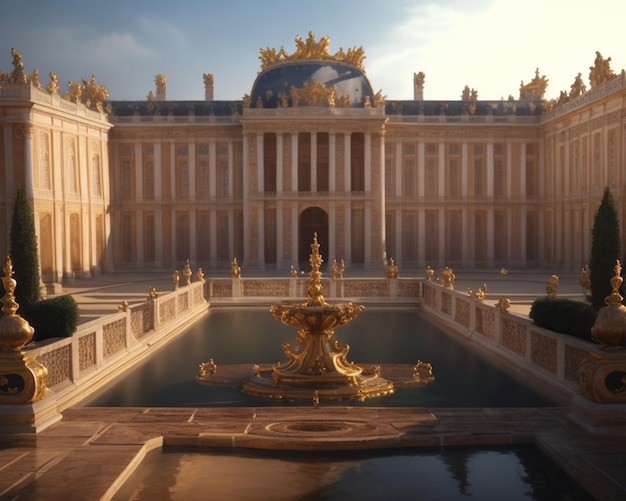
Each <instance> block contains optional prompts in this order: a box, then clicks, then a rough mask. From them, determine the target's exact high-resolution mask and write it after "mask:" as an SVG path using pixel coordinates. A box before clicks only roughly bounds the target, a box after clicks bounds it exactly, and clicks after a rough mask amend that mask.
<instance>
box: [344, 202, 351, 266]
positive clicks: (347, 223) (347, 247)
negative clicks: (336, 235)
mask: <svg viewBox="0 0 626 501" xmlns="http://www.w3.org/2000/svg"><path fill="white" fill-rule="evenodd" d="M344 211H345V216H346V217H345V226H344V227H343V232H344V242H345V244H344V245H345V248H344V249H343V253H344V255H345V257H344V261H345V263H346V266H347V265H349V264H352V232H351V231H350V229H351V228H352V209H351V205H350V203H349V202H348V203H345V204H344Z"/></svg>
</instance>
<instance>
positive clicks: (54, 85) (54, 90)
mask: <svg viewBox="0 0 626 501" xmlns="http://www.w3.org/2000/svg"><path fill="white" fill-rule="evenodd" d="M49 76H50V82H48V85H47V86H46V90H47V91H48V92H49V93H50V94H58V93H59V78H58V77H57V76H56V73H52V72H50V75H49Z"/></svg>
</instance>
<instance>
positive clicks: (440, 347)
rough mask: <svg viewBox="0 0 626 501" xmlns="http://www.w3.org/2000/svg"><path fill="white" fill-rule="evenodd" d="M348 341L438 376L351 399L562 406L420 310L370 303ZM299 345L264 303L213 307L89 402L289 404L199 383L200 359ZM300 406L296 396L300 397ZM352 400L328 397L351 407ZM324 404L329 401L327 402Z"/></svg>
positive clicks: (247, 356) (272, 354)
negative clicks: (380, 394) (417, 384)
mask: <svg viewBox="0 0 626 501" xmlns="http://www.w3.org/2000/svg"><path fill="white" fill-rule="evenodd" d="M335 338H336V339H338V340H339V341H340V342H342V343H347V344H348V345H349V346H350V352H349V354H348V360H349V361H353V362H354V363H356V364H362V365H372V364H391V363H395V364H411V365H415V364H416V363H417V361H418V360H422V361H424V362H430V363H431V364H432V366H433V373H434V375H435V381H434V382H433V383H432V384H430V385H428V386H426V387H423V388H413V389H406V390H405V389H402V390H397V391H396V392H395V393H394V394H393V395H391V396H388V397H383V398H378V399H376V398H373V399H367V400H365V402H356V401H350V405H364V406H415V407H431V408H432V407H551V406H556V405H559V404H558V403H557V402H555V401H554V400H553V399H552V398H550V397H549V396H548V395H547V393H545V392H543V391H542V389H541V388H537V387H536V386H535V387H533V386H532V385H531V384H529V382H527V381H525V380H524V379H523V378H522V377H521V376H519V375H518V374H517V373H516V372H515V371H511V370H507V369H506V368H505V367H504V366H502V365H496V364H495V363H494V362H493V361H491V360H489V359H488V358H487V357H485V356H484V355H482V354H481V353H479V352H477V351H476V350H474V349H472V348H471V347H470V346H467V345H466V344H464V343H463V342H461V341H459V340H458V339H455V338H454V337H453V336H452V335H450V334H448V333H446V332H445V331H444V330H442V329H441V328H439V327H437V326H435V325H434V324H432V323H430V322H428V321H426V320H425V319H424V318H422V317H421V316H420V315H419V311H417V310H415V309H386V308H366V309H365V310H364V311H363V312H362V313H361V314H360V315H359V316H358V317H357V318H356V319H355V320H354V321H353V322H352V323H350V324H348V325H346V326H344V327H341V328H339V329H337V330H336V331H335ZM283 342H288V343H290V344H291V345H292V346H294V345H295V344H296V329H295V328H292V327H288V326H285V325H283V324H281V323H280V322H279V321H277V320H275V319H274V318H273V317H272V316H271V314H270V313H269V312H268V310H267V309H266V308H215V309H211V311H210V313H209V315H207V316H206V317H204V318H202V319H201V320H199V321H198V322H196V323H195V324H194V325H191V326H190V327H189V328H188V329H187V330H186V331H185V332H183V333H181V334H180V335H179V336H178V337H177V338H175V339H173V340H172V341H170V342H169V343H168V344H167V345H165V346H164V347H163V348H161V349H159V350H158V351H156V352H155V353H154V354H152V355H151V356H149V357H148V358H146V359H145V360H144V361H142V362H141V363H140V364H138V365H136V366H135V367H133V368H132V369H129V370H128V371H127V372H126V373H125V374H124V375H123V377H121V378H119V379H118V380H116V381H114V382H113V383H111V384H110V385H108V386H107V388H106V389H103V390H101V391H99V392H97V393H95V394H93V395H91V396H90V397H88V398H87V399H86V400H85V401H84V402H83V405H88V406H104V407H242V406H269V405H289V403H285V402H276V401H275V400H271V399H263V398H253V397H250V396H247V395H244V394H242V393H241V392H240V391H239V390H238V389H236V388H221V387H211V386H207V385H202V384H199V383H197V382H196V381H195V377H196V375H197V372H198V365H199V364H200V363H201V362H206V361H208V360H209V359H210V358H213V360H214V361H215V363H216V364H217V366H218V371H219V366H220V364H240V363H246V364H247V363H249V364H250V367H251V371H250V372H251V373H252V365H253V364H255V363H259V364H265V363H277V362H281V361H286V356H285V355H284V353H283V351H282V348H281V344H282V343H283ZM296 404H297V402H296ZM345 404H346V402H337V403H328V405H345ZM325 405H326V403H325Z"/></svg>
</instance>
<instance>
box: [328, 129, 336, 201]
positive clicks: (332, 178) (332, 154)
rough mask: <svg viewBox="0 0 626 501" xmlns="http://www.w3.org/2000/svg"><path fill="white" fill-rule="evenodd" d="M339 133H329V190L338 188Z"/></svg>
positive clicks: (333, 190) (332, 191) (332, 190)
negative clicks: (337, 156)
mask: <svg viewBox="0 0 626 501" xmlns="http://www.w3.org/2000/svg"><path fill="white" fill-rule="evenodd" d="M336 155H337V134H335V133H334V132H329V133H328V191H330V193H334V192H335V190H336V189H337V158H336Z"/></svg>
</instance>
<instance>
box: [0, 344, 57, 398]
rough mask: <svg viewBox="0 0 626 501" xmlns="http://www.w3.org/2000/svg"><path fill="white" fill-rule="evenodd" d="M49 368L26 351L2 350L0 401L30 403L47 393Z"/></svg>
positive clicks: (0, 360)
mask: <svg viewBox="0 0 626 501" xmlns="http://www.w3.org/2000/svg"><path fill="white" fill-rule="evenodd" d="M47 377H48V369H46V368H45V367H44V366H43V365H42V364H40V363H39V362H38V361H37V359H36V357H31V356H27V355H26V354H25V353H24V352H4V351H0V403H2V404H29V403H32V402H36V401H37V400H41V399H42V398H43V397H44V396H45V395H46V378H47Z"/></svg>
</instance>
